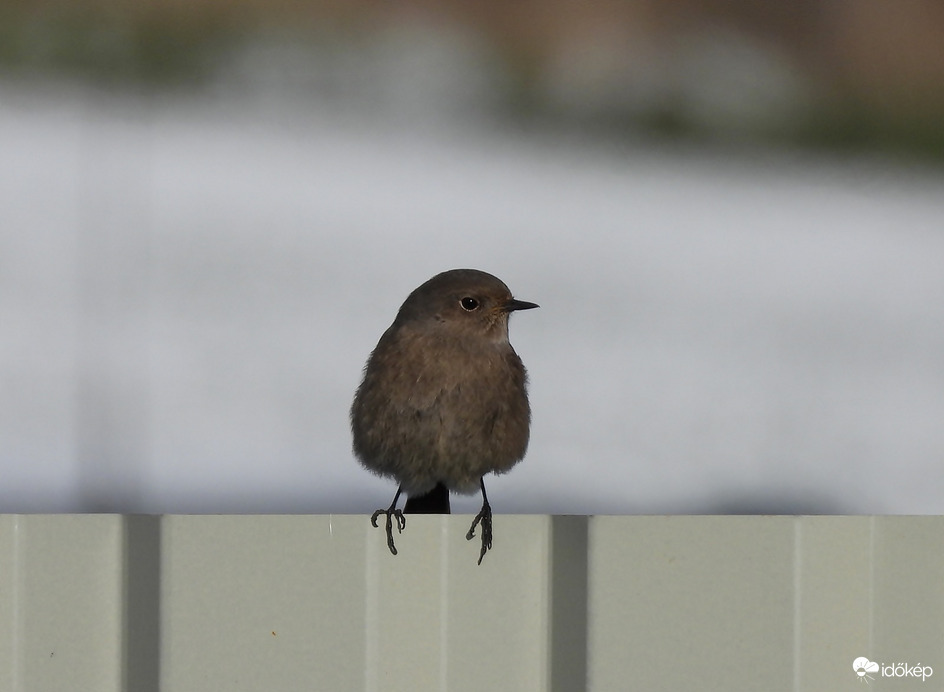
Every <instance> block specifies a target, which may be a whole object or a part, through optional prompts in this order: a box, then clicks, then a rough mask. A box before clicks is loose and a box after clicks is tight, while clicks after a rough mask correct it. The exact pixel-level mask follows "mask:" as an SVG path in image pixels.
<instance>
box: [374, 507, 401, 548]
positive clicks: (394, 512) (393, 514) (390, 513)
mask: <svg viewBox="0 0 944 692" xmlns="http://www.w3.org/2000/svg"><path fill="white" fill-rule="evenodd" d="M381 514H386V515H387V547H388V548H390V552H391V553H393V554H394V555H396V554H397V546H395V545H394V544H393V520H394V519H396V520H397V533H403V529H404V528H406V517H405V516H403V512H402V511H401V510H399V509H397V508H396V500H394V504H393V505H391V506H390V507H388V508H387V509H378V510H377V511H376V512H374V513H373V514H372V515H371V516H370V523H371V525H372V526H373V527H374V528H375V529H376V528H377V517H379V516H380V515H381Z"/></svg>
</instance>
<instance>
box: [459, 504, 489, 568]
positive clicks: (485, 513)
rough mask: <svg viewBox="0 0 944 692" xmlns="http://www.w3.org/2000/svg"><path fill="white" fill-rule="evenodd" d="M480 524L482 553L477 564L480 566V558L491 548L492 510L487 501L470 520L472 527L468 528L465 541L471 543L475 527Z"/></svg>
mask: <svg viewBox="0 0 944 692" xmlns="http://www.w3.org/2000/svg"><path fill="white" fill-rule="evenodd" d="M480 522H481V524H482V551H481V552H480V553H479V564H480V565H481V564H482V558H484V557H485V553H487V552H488V551H489V550H491V548H492V508H491V506H490V505H489V504H488V501H487V500H486V501H485V504H483V505H482V509H481V510H480V511H479V513H478V514H476V515H475V519H473V520H472V526H471V527H469V532H468V533H467V534H466V535H465V539H466V540H467V541H471V540H472V539H473V538H475V527H476V526H478V525H479V523H480Z"/></svg>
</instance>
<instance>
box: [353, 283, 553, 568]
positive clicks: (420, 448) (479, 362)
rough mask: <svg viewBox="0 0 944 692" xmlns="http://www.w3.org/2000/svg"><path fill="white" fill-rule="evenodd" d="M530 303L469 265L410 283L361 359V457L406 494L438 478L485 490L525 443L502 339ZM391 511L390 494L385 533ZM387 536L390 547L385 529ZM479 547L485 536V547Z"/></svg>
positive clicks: (521, 391)
mask: <svg viewBox="0 0 944 692" xmlns="http://www.w3.org/2000/svg"><path fill="white" fill-rule="evenodd" d="M535 307H537V305H535V304H534V303H527V302H524V301H519V300H515V299H514V298H513V297H512V295H511V291H509V290H508V287H507V286H506V285H505V284H504V283H502V281H500V280H499V279H498V278H496V277H494V276H492V275H491V274H486V273H485V272H481V271H477V270H474V269H455V270H452V271H447V272H443V273H442V274H438V275H436V276H434V277H433V278H432V279H430V280H429V281H427V282H426V283H424V284H423V285H421V286H420V287H419V288H417V289H416V290H414V291H413V292H412V293H411V294H410V295H409V296H408V297H407V299H406V301H404V303H403V305H402V306H401V307H400V311H399V312H398V313H397V316H396V319H395V320H394V321H393V324H392V325H391V326H390V327H389V328H388V329H387V331H386V332H384V334H383V336H382V337H381V338H380V342H379V343H378V344H377V347H376V348H375V349H374V352H373V353H372V354H371V356H370V359H369V360H368V361H367V365H366V367H365V368H364V379H363V381H362V382H361V385H360V387H358V389H357V394H356V395H355V397H354V404H353V406H352V407H351V428H352V432H353V435H354V453H355V455H356V456H357V458H358V459H359V460H360V462H361V463H362V464H363V465H364V466H365V467H366V468H368V469H369V470H370V471H372V472H374V473H376V474H379V475H381V476H385V477H388V478H392V479H394V480H396V481H397V482H398V483H399V487H400V490H401V491H402V492H405V493H406V494H407V495H408V496H409V497H410V498H416V497H419V496H423V495H425V494H427V493H430V492H431V491H433V490H434V489H436V488H438V487H440V486H442V487H445V488H446V489H448V490H449V491H452V492H457V493H462V494H472V493H475V492H476V491H478V490H479V489H480V488H481V489H483V495H484V484H483V483H482V477H483V476H484V475H485V474H487V473H490V472H494V473H504V472H505V471H508V470H509V469H511V467H513V466H514V465H515V464H517V463H518V462H519V461H520V460H521V459H522V457H524V454H525V451H526V450H527V448H528V437H529V428H530V421H531V409H530V407H529V404H528V395H527V373H526V371H525V368H524V365H522V363H521V359H520V358H519V357H518V354H517V353H515V350H514V349H513V348H512V347H511V344H510V343H509V341H508V316H509V315H510V313H511V312H513V311H515V310H526V309H529V308H535ZM438 492H440V493H441V492H442V491H441V490H440V491H438ZM446 498H447V502H446V508H447V511H448V495H447V496H446ZM484 499H485V498H484V497H483V500H484ZM414 504H416V503H415V502H414ZM409 507H410V505H409V504H408V508H409ZM486 508H488V502H487V500H485V502H484V505H483V511H484V510H485V509H486ZM393 511H395V503H394V506H392V507H391V508H390V510H382V511H381V513H383V512H387V513H388V514H387V524H388V533H390V528H389V527H390V525H391V519H390V512H393ZM376 517H377V515H376V514H375V516H374V520H376ZM401 517H402V515H401ZM398 521H399V518H398ZM482 523H483V528H484V524H485V521H484V519H483V522H482ZM489 524H490V513H489ZM473 526H474V525H473ZM401 528H402V527H401ZM483 538H484V537H483ZM389 543H390V545H391V549H392V550H393V548H392V545H393V538H392V534H390V535H389ZM485 550H486V547H485V545H484V542H483V549H482V555H483V556H484V554H485Z"/></svg>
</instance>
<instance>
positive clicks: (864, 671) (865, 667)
mask: <svg viewBox="0 0 944 692" xmlns="http://www.w3.org/2000/svg"><path fill="white" fill-rule="evenodd" d="M852 670H854V671H855V674H856V675H858V676H859V681H860V682H865V684H866V685H868V684H869V680H874V679H875V678H873V677H872V676H871V675H869V673H877V672H878V663H876V662H875V661H870V660H869V659H867V658H866V657H865V656H859V658H857V659H856V660H854V661H853V662H852Z"/></svg>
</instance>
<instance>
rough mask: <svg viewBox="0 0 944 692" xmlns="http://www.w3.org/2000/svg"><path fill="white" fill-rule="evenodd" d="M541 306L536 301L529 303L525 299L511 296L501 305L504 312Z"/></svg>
mask: <svg viewBox="0 0 944 692" xmlns="http://www.w3.org/2000/svg"><path fill="white" fill-rule="evenodd" d="M539 307H541V306H540V305H538V304H537V303H529V302H528V301H526V300H515V299H514V298H512V299H511V300H509V301H507V302H506V303H505V304H504V305H502V310H504V311H505V312H514V311H515V310H530V309H531V308H539Z"/></svg>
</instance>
